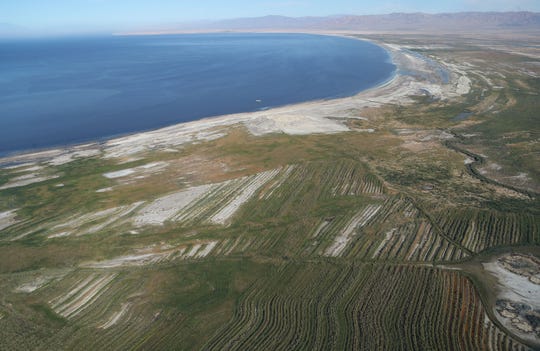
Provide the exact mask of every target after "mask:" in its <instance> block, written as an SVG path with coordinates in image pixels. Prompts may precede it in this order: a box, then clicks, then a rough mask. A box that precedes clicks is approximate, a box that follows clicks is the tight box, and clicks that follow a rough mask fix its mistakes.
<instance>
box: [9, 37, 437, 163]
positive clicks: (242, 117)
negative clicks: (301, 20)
mask: <svg viewBox="0 0 540 351" xmlns="http://www.w3.org/2000/svg"><path fill="white" fill-rule="evenodd" d="M309 34H317V35H326V36H339V37H344V38H347V39H351V40H360V41H367V42H370V43H372V44H375V45H377V46H379V47H381V48H383V49H384V50H385V51H386V52H387V53H388V55H389V58H390V62H392V64H393V65H394V66H395V67H396V68H395V70H394V72H393V73H392V75H391V77H389V78H388V79H387V80H385V81H384V82H381V83H380V84H378V85H376V86H373V87H371V88H368V89H366V90H362V91H360V92H359V93H356V94H354V95H351V96H346V97H339V98H328V99H319V100H310V101H305V102H299V103H294V104H288V105H283V106H277V107H271V108H270V109H266V110H259V111H252V112H241V113H236V114H228V115H216V116H209V117H205V118H201V119H198V120H195V121H189V122H181V123H176V124H173V125H169V126H165V127H158V128H155V129H150V130H145V131H137V132H133V133H126V134H123V135H116V136H111V137H104V138H103V139H97V140H89V141H85V142H81V143H74V144H68V145H61V146H55V147H47V148H39V149H33V150H22V151H20V152H17V151H15V152H13V153H10V154H7V155H2V156H0V167H6V166H11V165H16V164H20V163H25V162H43V161H46V160H48V159H51V158H54V157H57V156H60V155H66V154H70V153H75V154H77V153H79V154H81V153H83V154H84V152H85V151H91V150H100V151H102V152H104V153H105V154H106V157H115V156H110V154H111V151H112V154H113V155H114V154H116V155H117V156H118V157H120V155H121V154H134V153H138V152H141V151H144V150H147V151H148V150H155V149H156V147H159V146H169V145H172V146H173V147H174V146H179V145H180V144H184V143H189V142H196V141H200V140H212V139H215V138H218V137H221V136H223V134H222V133H215V132H213V131H210V130H213V129H216V128H219V127H221V128H226V127H230V126H232V125H235V124H242V123H243V124H244V125H245V126H246V127H247V129H248V130H249V131H250V132H251V134H253V135H263V134H269V133H274V132H277V133H279V132H281V133H286V134H317V133H327V134H328V133H337V132H345V131H349V129H348V128H347V127H345V126H344V124H343V123H339V122H336V121H333V120H330V119H328V118H326V117H329V116H330V115H334V114H336V113H338V116H339V111H340V110H346V109H362V108H366V107H378V106H381V105H384V104H388V103H390V104H392V103H400V104H401V103H407V102H409V101H410V99H409V98H408V97H409V96H412V95H419V94H421V92H422V91H426V90H427V91H431V90H433V91H435V92H438V93H439V94H442V93H441V91H442V90H443V89H442V88H443V87H441V86H437V85H434V84H431V86H430V83H429V82H420V81H419V80H418V78H413V77H412V76H409V75H404V74H402V73H400V72H403V71H405V70H408V71H410V70H413V71H414V70H423V71H426V70H429V68H426V67H423V66H422V65H423V63H422V60H421V59H419V58H414V57H412V56H410V55H407V54H406V53H405V52H404V51H403V49H402V48H401V47H400V46H397V45H392V44H387V43H384V42H379V41H374V40H370V39H366V38H362V37H358V36H353V34H352V33H349V34H338V33H309ZM340 118H344V119H345V118H347V117H346V116H342V117H340ZM303 124H306V125H304V126H303ZM190 134H191V137H190V136H189V135H190ZM193 134H199V135H196V136H195V137H193ZM200 134H203V135H200ZM178 137H180V138H181V139H183V140H180V142H178V140H173V139H175V138H178ZM168 138H169V140H167V139H168ZM129 147H132V148H133V150H123V152H114V151H115V149H118V148H129ZM116 151H117V150H116ZM74 156H75V157H76V156H77V155H74ZM81 156H84V155H81Z"/></svg>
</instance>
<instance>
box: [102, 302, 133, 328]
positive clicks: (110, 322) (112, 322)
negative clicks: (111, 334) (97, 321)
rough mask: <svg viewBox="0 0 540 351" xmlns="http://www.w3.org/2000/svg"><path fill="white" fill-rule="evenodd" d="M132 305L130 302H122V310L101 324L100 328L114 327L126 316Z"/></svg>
mask: <svg viewBox="0 0 540 351" xmlns="http://www.w3.org/2000/svg"><path fill="white" fill-rule="evenodd" d="M130 306H131V304H129V303H124V304H122V307H121V308H120V311H118V312H116V313H114V314H113V315H112V316H111V318H110V319H109V320H108V321H107V322H105V323H104V324H102V325H100V326H99V327H98V328H100V329H108V328H110V327H112V326H113V325H115V324H116V323H118V321H119V320H120V319H121V318H122V317H123V316H124V314H126V312H127V311H128V309H129V307H130Z"/></svg>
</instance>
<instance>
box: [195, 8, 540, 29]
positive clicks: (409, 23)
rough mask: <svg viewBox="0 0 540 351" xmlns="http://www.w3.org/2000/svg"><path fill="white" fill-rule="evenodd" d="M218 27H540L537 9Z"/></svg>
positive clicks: (219, 25)
mask: <svg viewBox="0 0 540 351" xmlns="http://www.w3.org/2000/svg"><path fill="white" fill-rule="evenodd" d="M204 28H205V29H219V30H249V29H250V30H257V29H258V30H285V29H290V30H300V29H302V30H358V31H395V30H400V31H426V30H445V31H448V30H450V31H470V30H494V29H534V30H537V29H540V13H536V12H462V13H443V14H425V13H393V14H388V15H369V16H352V15H340V16H329V17H296V18H293V17H285V16H265V17H255V18H238V19H230V20H222V21H217V22H210V23H206V24H205V26H204Z"/></svg>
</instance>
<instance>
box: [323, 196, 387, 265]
mask: <svg viewBox="0 0 540 351" xmlns="http://www.w3.org/2000/svg"><path fill="white" fill-rule="evenodd" d="M381 207H382V206H380V205H368V206H367V207H366V208H364V209H363V210H361V211H360V212H358V213H357V214H356V215H355V216H354V217H353V218H352V219H351V220H350V221H349V223H348V224H347V226H346V227H345V229H344V230H343V231H342V232H341V233H340V234H339V235H338V236H337V237H336V238H335V239H334V243H333V244H332V245H331V246H330V247H328V249H326V251H325V253H324V255H325V256H334V257H335V256H341V254H342V253H343V251H344V250H345V248H346V247H347V244H348V243H349V242H350V241H351V239H352V237H353V235H354V233H355V231H356V230H357V229H358V228H361V227H363V226H365V225H366V224H367V222H368V221H369V220H370V219H371V218H373V216H375V215H376V214H377V212H379V210H380V209H381Z"/></svg>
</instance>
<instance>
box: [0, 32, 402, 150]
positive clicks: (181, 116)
mask: <svg viewBox="0 0 540 351" xmlns="http://www.w3.org/2000/svg"><path fill="white" fill-rule="evenodd" d="M200 34H205V33H200ZM234 34H246V35H249V34H252V33H234ZM253 34H259V33H253ZM260 34H269V33H260ZM284 34H285V33H284ZM299 34H302V33H290V35H299ZM302 35H305V36H312V37H313V38H317V37H319V38H320V39H313V40H324V37H327V38H331V37H334V38H341V39H345V40H347V41H348V42H349V44H347V45H349V46H351V47H353V48H354V47H355V45H356V44H354V42H352V40H355V41H356V42H358V41H359V42H360V43H359V44H358V47H357V49H358V50H360V51H359V52H355V55H353V56H351V55H346V56H348V57H350V58H351V59H354V57H360V58H362V57H364V56H363V54H362V52H361V51H363V50H364V49H365V50H368V51H369V52H371V51H372V50H373V51H374V52H377V55H380V56H384V55H386V57H381V58H384V62H385V63H386V64H385V65H386V67H384V69H381V70H380V71H378V72H379V73H377V74H376V75H374V76H373V77H371V76H370V75H369V74H368V72H367V71H366V74H368V76H370V78H375V80H374V81H372V83H369V82H368V81H365V80H364V79H349V80H347V81H345V82H344V83H345V84H346V85H344V86H343V87H342V86H341V84H340V83H339V81H340V80H337V81H336V83H337V84H333V86H335V88H332V89H326V88H324V87H323V86H324V85H325V84H315V85H313V84H311V85H308V86H311V87H317V86H319V85H320V88H315V90H313V93H314V94H307V95H305V94H288V95H284V96H288V98H286V99H275V98H273V100H275V101H273V103H270V105H266V104H267V103H265V104H255V105H253V104H249V103H248V104H246V103H242V102H241V101H235V100H234V99H233V100H232V101H233V105H231V106H233V108H230V107H231V106H228V105H224V106H221V105H223V104H219V103H218V106H217V107H218V109H214V110H208V111H206V110H205V109H204V108H203V109H201V107H202V106H203V105H204V104H203V105H201V104H199V105H201V106H199V105H194V106H193V107H195V108H194V109H193V108H188V109H187V111H186V110H184V109H182V108H181V107H180V109H178V108H171V109H170V111H168V112H165V115H171V116H176V117H175V118H172V120H170V121H167V120H166V119H163V118H160V117H158V118H150V119H149V118H148V117H149V116H150V115H148V114H146V115H147V117H146V118H144V117H143V118H141V120H142V121H147V122H143V123H142V124H141V123H139V124H140V126H139V127H136V126H135V127H133V126H132V127H130V124H131V123H130V122H129V121H128V120H126V121H125V122H124V123H122V125H124V127H121V128H112V129H108V128H105V129H103V130H101V132H90V133H78V132H77V129H74V130H72V131H71V132H69V129H66V132H62V133H60V131H59V132H57V133H59V135H60V134H64V135H66V136H67V138H63V137H54V133H53V134H50V133H49V135H50V137H44V138H42V139H43V140H41V141H40V142H38V144H41V145H35V146H34V148H32V147H31V144H32V139H31V138H29V136H27V137H24V135H25V133H24V129H23V130H21V132H22V133H21V138H22V139H23V140H24V141H25V142H24V143H17V142H15V140H14V142H13V143H12V144H13V145H12V146H10V144H9V141H8V144H6V145H4V146H5V148H4V150H5V151H0V159H2V158H6V157H11V156H17V155H21V154H27V153H36V152H41V151H46V150H51V149H58V148H61V149H65V148H70V147H75V146H80V145H84V144H89V143H92V144H94V143H104V142H107V141H110V140H113V139H116V138H122V137H125V136H129V135H133V134H138V133H145V132H150V131H155V130H158V129H162V128H167V127H170V126H174V125H178V124H183V123H190V122H194V121H199V120H204V119H208V118H215V117H220V116H224V115H232V114H242V113H256V112H258V111H267V110H272V109H275V108H280V107H286V106H294V105H298V104H303V103H309V102H317V101H326V100H334V99H341V98H347V97H352V96H355V95H357V94H359V93H362V92H364V91H367V90H370V89H373V88H376V87H378V86H380V85H384V84H385V83H387V82H388V81H389V80H391V79H392V78H393V77H394V75H395V74H396V72H397V67H396V65H395V64H394V63H393V61H392V59H391V54H390V52H389V51H388V50H387V49H386V48H384V47H382V46H381V45H378V44H377V43H374V42H373V41H369V40H358V38H353V37H348V36H332V35H324V34H313V33H304V34H302ZM202 38H204V37H202ZM231 38H232V40H234V38H235V37H231ZM262 38H264V37H262ZM284 38H288V37H284ZM292 38H295V37H292ZM156 40H159V38H157V39H156ZM186 40H190V39H189V37H188V39H186ZM197 40H199V39H197ZM203 40H204V39H203ZM295 40H296V39H295ZM336 43H337V45H341V44H339V42H337V41H336ZM362 43H363V44H362ZM331 44H332V42H331ZM284 45H287V44H284ZM332 45H333V44H332ZM361 45H365V47H363V46H361ZM336 50H338V51H335V50H334V52H337V53H339V52H340V50H339V49H337V48H336ZM347 50H348V49H347ZM255 52H256V50H255ZM344 52H345V53H346V52H347V51H346V50H345V51H344ZM351 54H352V53H351ZM356 54H357V55H356ZM313 55H315V56H317V54H316V52H313ZM366 57H369V56H366ZM354 60H356V59H354ZM371 60H372V59H371ZM368 61H369V60H368ZM372 61H373V62H371V63H370V64H373V65H375V64H376V63H377V62H376V61H374V60H372ZM378 62H382V61H378ZM327 66H328V70H329V71H328V72H330V71H332V68H331V67H332V65H327ZM363 66H364V65H363ZM364 67H366V66H364ZM367 67H369V65H368V66H367ZM315 69H316V67H315ZM364 70H365V68H362V67H357V68H356V70H355V69H354V67H350V68H345V69H341V71H339V69H338V73H341V74H347V72H355V71H356V72H364ZM368 70H369V69H368ZM334 73H335V72H334ZM309 74H310V75H314V76H317V75H318V74H317V72H316V71H313V70H312V71H311V72H310V73H309ZM334 76H335V74H334ZM329 78H330V77H329ZM336 78H337V76H336ZM344 80H345V79H344ZM253 83H256V82H255V81H254V82H253ZM283 83H284V82H281V81H280V84H281V85H282V84H283ZM285 83H286V80H285ZM349 83H350V84H349ZM256 86H259V83H256ZM308 86H306V87H308ZM355 86H356V87H355ZM270 88H272V85H270ZM318 89H321V90H320V91H319V92H316V90H318ZM308 90H309V89H308ZM340 90H341V91H340ZM285 91H286V89H285ZM263 92H264V89H263ZM291 92H292V91H291ZM263 95H264V93H263ZM310 95H311V96H310ZM316 95H319V97H317V96H316ZM270 98H272V95H271V94H270ZM304 98H306V99H305V100H304ZM237 100H238V99H237ZM271 100H272V99H271ZM279 100H283V101H279ZM287 100H289V101H290V102H287ZM291 100H292V101H291ZM294 100H297V101H294ZM250 101H251V100H250ZM258 102H260V100H258ZM269 102H270V101H269ZM124 105H125V104H124ZM257 105H259V106H257ZM125 106H127V105H125ZM134 106H137V105H136V104H135V105H134ZM197 106H199V108H197ZM219 107H223V109H221V110H222V111H223V110H229V111H231V112H226V113H223V112H222V111H220V108H219ZM261 107H263V108H261ZM124 109H125V108H124ZM190 109H191V110H193V111H191V112H190ZM199 110H200V111H199ZM81 111H82V112H83V114H84V109H83V110H81ZM175 111H176V112H175ZM102 112H103V113H107V108H106V107H104V110H103V111H102ZM120 113H122V112H121V111H120ZM122 115H124V116H129V113H128V112H124V113H122ZM155 116H163V111H162V112H161V113H156V114H155ZM118 117H120V121H121V120H123V119H124V117H121V116H120V115H119V116H118ZM174 119H176V120H177V121H174ZM84 120H85V117H83V122H84ZM150 120H155V121H154V122H151V123H150ZM53 124H54V123H53ZM61 125H62V123H60V125H59V127H60V130H61V129H65V128H63V127H61ZM145 125H146V126H145ZM141 127H142V128H141ZM115 129H116V130H115ZM122 129H123V130H122ZM96 131H97V130H96ZM76 132H77V133H76ZM79 134H80V135H79ZM99 134H101V135H99ZM8 139H9V138H8ZM61 139H68V140H65V141H62V140H61ZM69 139H72V140H71V141H70V140H69ZM25 144H26V145H25Z"/></svg>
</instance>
